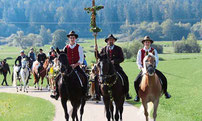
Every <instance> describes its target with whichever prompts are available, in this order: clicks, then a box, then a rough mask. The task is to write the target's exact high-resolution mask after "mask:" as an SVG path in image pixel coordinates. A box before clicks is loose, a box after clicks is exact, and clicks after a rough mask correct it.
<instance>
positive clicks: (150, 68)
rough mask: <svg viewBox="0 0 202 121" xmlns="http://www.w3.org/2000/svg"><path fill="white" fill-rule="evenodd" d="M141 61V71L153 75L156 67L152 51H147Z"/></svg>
mask: <svg viewBox="0 0 202 121" xmlns="http://www.w3.org/2000/svg"><path fill="white" fill-rule="evenodd" d="M143 63H144V64H143V65H144V70H143V71H144V72H143V73H148V74H149V76H153V75H154V73H155V68H156V59H155V56H154V55H153V54H152V53H149V54H148V55H147V56H145V58H144V60H143Z"/></svg>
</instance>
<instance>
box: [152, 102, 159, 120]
mask: <svg viewBox="0 0 202 121" xmlns="http://www.w3.org/2000/svg"><path fill="white" fill-rule="evenodd" d="M158 105H159V99H157V100H155V101H154V112H153V118H154V121H156V117H157V108H158Z"/></svg>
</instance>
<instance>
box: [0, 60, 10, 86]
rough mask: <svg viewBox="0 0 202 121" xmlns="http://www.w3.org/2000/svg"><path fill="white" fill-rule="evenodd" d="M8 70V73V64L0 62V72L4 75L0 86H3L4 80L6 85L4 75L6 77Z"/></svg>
mask: <svg viewBox="0 0 202 121" xmlns="http://www.w3.org/2000/svg"><path fill="white" fill-rule="evenodd" d="M8 72H9V74H10V68H9V65H8V64H7V63H5V62H0V74H2V75H3V76H4V78H3V81H2V83H1V85H2V86H3V84H4V82H5V84H6V86H8V83H7V81H6V77H7V74H8Z"/></svg>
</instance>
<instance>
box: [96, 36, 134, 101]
mask: <svg viewBox="0 0 202 121" xmlns="http://www.w3.org/2000/svg"><path fill="white" fill-rule="evenodd" d="M116 41H117V38H115V37H114V36H113V35H112V34H110V35H109V36H108V37H107V38H106V39H105V42H106V43H107V46H105V47H104V48H102V50H101V52H100V53H98V50H97V46H96V47H95V51H97V53H98V56H100V55H105V54H106V55H107V56H108V57H109V59H110V60H111V62H112V64H113V65H114V67H115V70H116V71H117V72H118V73H119V74H120V75H121V76H122V77H123V81H124V88H125V92H126V99H127V100H128V99H131V97H130V95H129V93H128V92H129V81H128V76H127V75H126V74H125V72H124V71H123V69H122V67H121V66H120V63H122V62H123V61H124V55H123V51H122V49H121V47H119V46H117V45H115V44H114V43H115V42H116Z"/></svg>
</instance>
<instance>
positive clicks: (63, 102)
mask: <svg viewBox="0 0 202 121" xmlns="http://www.w3.org/2000/svg"><path fill="white" fill-rule="evenodd" d="M61 103H62V107H63V109H64V112H65V119H66V121H69V114H68V112H67V99H66V98H61Z"/></svg>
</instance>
